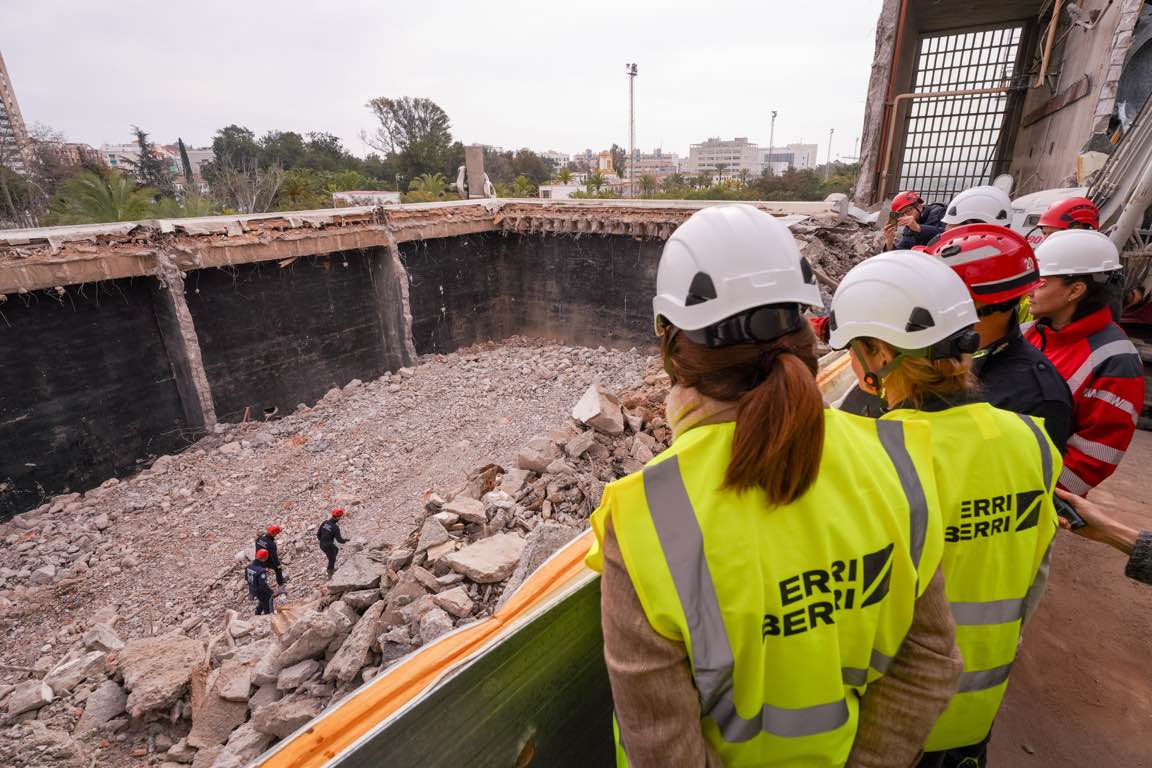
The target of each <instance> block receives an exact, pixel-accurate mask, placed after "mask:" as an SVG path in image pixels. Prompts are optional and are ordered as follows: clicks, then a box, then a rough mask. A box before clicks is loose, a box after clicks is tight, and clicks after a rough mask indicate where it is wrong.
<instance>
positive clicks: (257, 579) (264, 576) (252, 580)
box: [244, 560, 272, 597]
mask: <svg viewBox="0 0 1152 768" xmlns="http://www.w3.org/2000/svg"><path fill="white" fill-rule="evenodd" d="M244 581H246V582H247V583H248V595H249V596H250V597H268V596H269V595H271V594H272V587H271V586H269V584H268V569H267V568H265V567H264V564H263V563H262V562H260V561H259V560H253V561H252V562H251V563H250V564H249V565H248V567H247V568H245V569H244Z"/></svg>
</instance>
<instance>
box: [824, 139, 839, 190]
mask: <svg viewBox="0 0 1152 768" xmlns="http://www.w3.org/2000/svg"><path fill="white" fill-rule="evenodd" d="M834 133H836V129H835V128H829V129H828V163H827V164H826V165H825V166H824V181H828V178H829V177H830V176H831V175H832V134H834Z"/></svg>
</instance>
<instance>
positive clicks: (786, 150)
mask: <svg viewBox="0 0 1152 768" xmlns="http://www.w3.org/2000/svg"><path fill="white" fill-rule="evenodd" d="M817 149H819V147H818V146H817V145H815V144H789V145H788V146H786V147H769V148H768V149H763V150H761V151H760V154H761V163H760V164H761V167H762V169H763V170H765V171H767V170H768V169H769V168H771V170H772V172H773V173H784V172H785V171H787V170H789V169H792V168H794V169H796V170H804V169H815V168H816V151H817Z"/></svg>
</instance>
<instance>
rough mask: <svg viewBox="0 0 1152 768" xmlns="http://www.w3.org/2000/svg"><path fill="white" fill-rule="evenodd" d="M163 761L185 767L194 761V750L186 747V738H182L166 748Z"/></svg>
mask: <svg viewBox="0 0 1152 768" xmlns="http://www.w3.org/2000/svg"><path fill="white" fill-rule="evenodd" d="M164 759H165V760H170V761H172V762H173V763H182V764H184V765H187V764H188V763H191V762H192V761H193V760H195V759H196V750H195V748H193V747H190V746H188V739H187V738H183V739H180V740H179V741H177V742H176V743H175V744H173V745H172V746H171V747H169V748H168V751H167V752H165V753H164Z"/></svg>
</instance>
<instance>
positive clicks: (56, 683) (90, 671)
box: [44, 651, 108, 696]
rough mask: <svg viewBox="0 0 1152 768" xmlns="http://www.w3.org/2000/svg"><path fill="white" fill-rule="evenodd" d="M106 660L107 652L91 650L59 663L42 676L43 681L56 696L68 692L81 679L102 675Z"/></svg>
mask: <svg viewBox="0 0 1152 768" xmlns="http://www.w3.org/2000/svg"><path fill="white" fill-rule="evenodd" d="M107 661H108V654H106V653H103V652H102V651H91V652H89V653H86V654H84V655H83V656H81V657H80V658H78V659H73V660H72V661H68V662H65V663H63V664H60V665H59V666H57V667H56V668H55V669H53V670H52V671H51V672H49V673H48V674H47V675H45V676H44V682H45V683H47V684H48V687H50V688H51V689H52V692H53V693H55V694H56V695H57V696H63V695H65V694H67V693H70V692H71V691H72V689H73V688H75V687H76V686H78V685H79V684H80V683H81V682H82V681H84V680H86V679H88V678H90V677H96V676H98V675H103V674H104V669H105V667H106V666H107Z"/></svg>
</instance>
